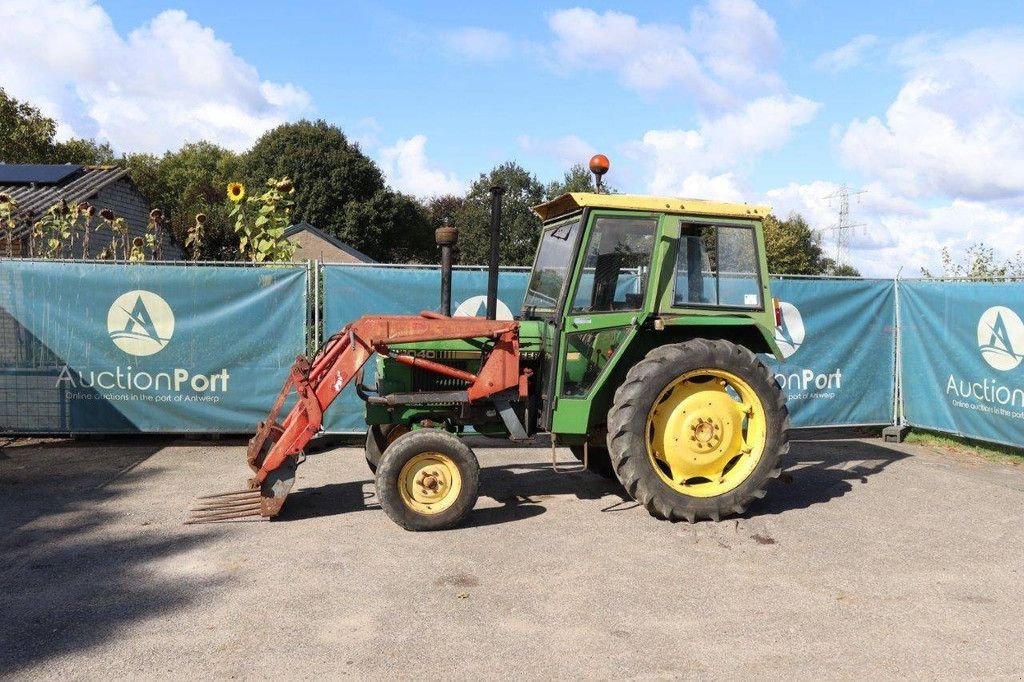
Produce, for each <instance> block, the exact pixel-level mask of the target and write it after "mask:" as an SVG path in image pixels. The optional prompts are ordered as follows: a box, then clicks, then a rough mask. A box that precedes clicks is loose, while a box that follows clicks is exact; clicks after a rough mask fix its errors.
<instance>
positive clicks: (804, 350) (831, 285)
mask: <svg viewBox="0 0 1024 682" xmlns="http://www.w3.org/2000/svg"><path fill="white" fill-rule="evenodd" d="M772 295H773V296H775V297H776V298H779V299H780V300H781V301H782V315H783V323H782V326H781V327H780V328H778V329H777V330H776V333H775V339H776V341H778V343H779V346H780V348H781V349H782V352H783V354H784V355H785V356H786V357H785V360H784V361H782V362H778V361H776V360H774V359H769V365H770V366H771V367H772V369H773V370H774V371H775V373H776V374H775V376H776V378H777V379H778V380H779V383H781V384H782V387H783V390H785V392H786V395H787V397H788V405H789V413H790V417H791V420H792V424H793V426H796V427H810V426H853V425H860V424H891V423H892V419H893V406H894V391H895V386H894V381H893V366H894V361H895V345H894V344H895V327H894V325H895V287H894V283H893V282H892V281H891V280H852V279H842V280H821V279H781V280H774V281H773V282H772Z"/></svg>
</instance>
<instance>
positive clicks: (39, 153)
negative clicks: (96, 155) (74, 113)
mask: <svg viewBox="0 0 1024 682" xmlns="http://www.w3.org/2000/svg"><path fill="white" fill-rule="evenodd" d="M56 133H57V124H56V123H55V122H54V120H53V119H52V118H47V117H45V116H43V114H42V112H40V111H39V109H37V108H35V107H34V106H32V105H31V104H27V103H24V102H19V101H18V100H16V99H14V98H13V97H10V96H9V95H8V94H7V93H6V92H5V91H4V89H3V88H0V162H3V163H45V162H46V161H47V160H48V158H49V153H50V151H51V150H52V147H53V137H54V135H56Z"/></svg>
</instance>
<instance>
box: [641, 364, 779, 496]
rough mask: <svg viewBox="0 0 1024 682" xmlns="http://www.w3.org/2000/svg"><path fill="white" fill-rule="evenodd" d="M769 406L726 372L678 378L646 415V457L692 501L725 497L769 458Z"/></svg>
mask: <svg viewBox="0 0 1024 682" xmlns="http://www.w3.org/2000/svg"><path fill="white" fill-rule="evenodd" d="M766 423H767V420H766V418H765V410H764V405H762V404H761V400H760V399H759V398H758V397H757V394H756V393H754V390H753V389H752V388H751V387H750V384H748V383H747V382H746V381H744V380H743V379H741V378H740V377H738V376H736V375H735V374H733V373H732V372H728V371H726V370H722V369H710V368H709V369H699V370H694V371H692V372H687V373H686V374H683V375H682V376H680V377H678V378H677V379H675V380H674V381H673V382H672V383H671V384H669V385H668V386H666V387H665V389H664V390H663V391H662V392H661V393H660V394H659V395H658V399H657V400H655V401H654V405H653V406H652V407H651V409H650V411H649V412H648V415H647V429H646V431H645V433H646V439H647V455H648V457H649V458H650V460H651V464H652V466H653V467H654V470H655V471H656V472H658V475H659V476H660V477H661V479H662V480H663V481H664V482H665V483H666V484H667V485H668V486H669V487H671V488H672V489H673V490H676V491H677V492H680V493H682V494H684V495H690V496H692V497H714V496H716V495H722V494H725V493H727V492H729V491H731V490H733V489H735V488H736V487H738V486H739V485H740V484H741V483H743V481H745V480H746V479H747V478H748V477H749V476H750V474H751V473H752V472H753V471H754V469H755V468H756V467H757V465H758V463H759V462H760V461H761V456H762V455H763V454H764V447H765V440H766V434H767V429H766Z"/></svg>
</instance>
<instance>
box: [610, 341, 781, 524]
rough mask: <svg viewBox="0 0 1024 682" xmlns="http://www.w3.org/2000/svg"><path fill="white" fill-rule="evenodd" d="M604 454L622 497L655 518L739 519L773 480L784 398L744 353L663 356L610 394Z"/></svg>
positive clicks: (708, 348) (672, 350)
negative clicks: (608, 455) (627, 496)
mask: <svg viewBox="0 0 1024 682" xmlns="http://www.w3.org/2000/svg"><path fill="white" fill-rule="evenodd" d="M608 449H609V452H610V453H611V460H612V464H613V466H614V467H615V472H616V475H617V476H618V477H619V480H620V481H621V482H622V485H623V486H624V487H625V488H626V491H627V492H629V494H630V495H631V496H632V497H633V498H634V499H635V500H637V501H638V502H640V503H641V504H643V505H644V506H645V507H646V508H647V510H648V511H649V512H650V513H651V515H653V516H655V517H657V518H661V519H668V520H680V519H686V520H687V521H690V522H691V523H693V522H694V521H696V520H697V519H700V518H708V519H712V520H714V521H718V520H719V519H721V518H722V517H723V516H728V515H730V514H742V513H743V512H744V511H745V510H746V508H747V506H748V505H749V504H750V503H751V502H752V501H753V500H755V499H758V498H761V497H764V495H765V489H766V486H767V484H768V482H769V481H770V480H771V479H772V478H777V477H778V476H779V474H780V473H781V469H780V468H779V460H780V458H781V457H782V455H784V454H785V453H786V452H788V451H789V412H788V411H787V409H786V396H785V394H783V392H782V388H781V387H780V386H779V385H778V383H777V382H776V381H775V377H774V375H773V374H772V372H771V370H770V369H768V367H767V366H766V365H765V364H764V363H763V362H761V360H759V359H758V358H757V356H756V355H754V354H753V353H752V352H750V351H749V350H748V349H746V348H744V347H743V346H739V345H736V344H734V343H730V342H728V341H722V340H705V339H695V340H692V341H687V342H686V343H680V344H673V345H667V346H662V347H660V348H656V349H655V350H653V351H651V352H650V353H648V354H647V357H645V358H644V359H643V360H641V361H640V362H638V363H637V364H636V365H635V366H633V367H632V368H631V369H630V370H629V373H628V374H627V375H626V380H625V382H623V384H622V385H621V386H620V387H619V388H618V390H616V392H615V401H614V404H613V406H612V409H611V410H610V411H609V413H608Z"/></svg>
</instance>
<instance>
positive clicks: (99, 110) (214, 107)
mask: <svg viewBox="0 0 1024 682" xmlns="http://www.w3.org/2000/svg"><path fill="white" fill-rule="evenodd" d="M0 24H2V25H3V26H4V39H3V46H2V47H0V73H2V74H3V78H4V86H5V88H6V89H7V90H8V92H9V93H10V94H12V95H13V96H15V97H18V98H19V99H24V100H27V101H29V102H31V103H33V104H35V105H36V106H39V107H40V108H41V109H42V110H43V112H44V113H45V114H46V115H48V116H51V117H53V118H55V119H56V120H57V121H58V134H59V136H60V137H61V138H62V139H63V138H66V137H68V136H70V135H82V136H89V137H97V138H99V139H102V140H108V141H109V142H110V143H111V144H112V145H113V146H114V147H115V148H116V149H119V150H125V151H149V152H157V153H159V152H162V151H164V150H166V149H174V148H177V147H178V146H180V144H181V143H182V142H185V141H194V140H198V139H201V138H203V139H207V140H210V141H213V142H217V143H218V144H222V145H224V146H226V147H229V148H231V149H236V150H241V149H244V148H246V147H248V146H249V145H250V144H251V143H252V142H253V141H254V140H255V139H256V138H257V137H258V136H259V135H261V134H262V133H263V132H265V131H267V130H268V129H270V128H272V127H274V126H276V125H278V124H280V123H283V122H285V121H287V120H289V119H291V118H293V117H295V116H296V115H297V114H299V113H301V112H302V111H304V110H305V109H306V108H307V107H308V106H309V104H310V98H309V95H308V94H307V93H306V92H305V91H303V90H302V89H301V88H299V87H297V86H295V85H292V84H290V83H273V82H270V81H265V80H261V79H260V77H259V73H258V72H257V70H256V68H255V67H253V66H252V65H251V64H249V63H247V62H246V61H245V60H243V59H242V58H240V57H239V56H238V55H236V54H235V53H234V51H233V49H232V47H231V45H230V44H228V43H226V42H224V41H223V40H220V39H218V38H217V37H216V36H215V35H214V33H213V31H212V30H211V29H209V28H206V27H204V26H202V25H200V24H199V23H197V22H195V21H193V20H191V19H189V18H188V16H187V15H186V14H185V13H184V12H182V11H180V10H167V11H164V12H161V13H160V14H158V15H157V16H155V17H154V18H153V19H152V20H151V21H149V22H148V23H146V24H144V25H143V26H140V27H138V28H136V29H135V30H133V31H131V33H129V34H128V35H127V36H122V35H121V34H119V33H118V32H117V30H116V29H115V28H114V26H113V23H112V22H111V20H110V17H109V15H107V13H106V12H105V11H104V10H103V9H102V8H101V7H100V6H99V5H98V4H96V3H95V2H93V1H91V0H9V1H7V2H4V3H3V4H2V5H0Z"/></svg>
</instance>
